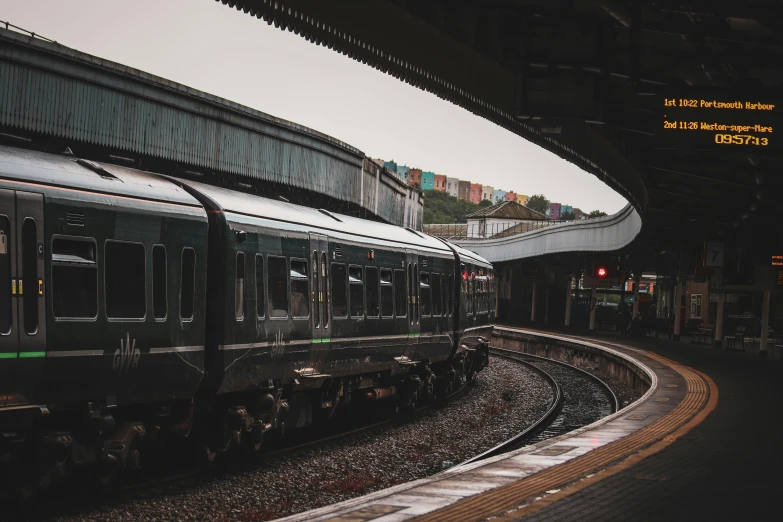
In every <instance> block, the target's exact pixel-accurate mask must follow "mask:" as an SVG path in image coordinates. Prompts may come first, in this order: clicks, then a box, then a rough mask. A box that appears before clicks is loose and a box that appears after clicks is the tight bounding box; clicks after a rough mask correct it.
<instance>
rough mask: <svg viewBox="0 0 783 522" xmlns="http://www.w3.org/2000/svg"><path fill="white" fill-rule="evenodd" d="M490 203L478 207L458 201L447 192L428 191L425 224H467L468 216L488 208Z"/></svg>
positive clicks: (485, 202) (425, 197)
mask: <svg viewBox="0 0 783 522" xmlns="http://www.w3.org/2000/svg"><path fill="white" fill-rule="evenodd" d="M490 205H491V203H490V202H489V201H482V202H481V203H479V204H478V205H475V204H473V203H471V202H470V201H464V200H461V199H457V198H455V197H454V196H450V195H449V194H447V193H446V192H439V191H437V190H428V191H426V192H425V193H424V224H425V225H429V224H432V223H439V224H449V223H467V219H466V216H467V215H468V214H470V213H472V212H475V211H476V210H478V209H480V208H483V207H488V206H490Z"/></svg>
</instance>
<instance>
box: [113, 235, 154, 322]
mask: <svg viewBox="0 0 783 522" xmlns="http://www.w3.org/2000/svg"><path fill="white" fill-rule="evenodd" d="M103 252H104V256H103V260H104V269H103V276H104V284H105V285H106V317H109V318H112V319H143V318H144V316H145V315H146V314H147V302H146V299H145V297H144V295H145V291H146V289H147V281H146V269H145V258H144V245H143V244H142V243H126V242H122V241H112V240H109V241H106V243H105V245H104V247H103Z"/></svg>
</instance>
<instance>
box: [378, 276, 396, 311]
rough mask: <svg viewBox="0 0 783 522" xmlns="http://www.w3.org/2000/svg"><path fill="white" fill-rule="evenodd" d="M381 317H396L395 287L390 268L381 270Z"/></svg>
mask: <svg viewBox="0 0 783 522" xmlns="http://www.w3.org/2000/svg"><path fill="white" fill-rule="evenodd" d="M381 316H383V317H392V316H394V286H393V285H392V271H391V269H389V268H381Z"/></svg>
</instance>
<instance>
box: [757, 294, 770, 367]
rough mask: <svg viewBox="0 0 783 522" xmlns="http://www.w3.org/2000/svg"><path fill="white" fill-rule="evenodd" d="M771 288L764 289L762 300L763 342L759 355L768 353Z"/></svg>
mask: <svg viewBox="0 0 783 522" xmlns="http://www.w3.org/2000/svg"><path fill="white" fill-rule="evenodd" d="M769 293H770V292H769V290H764V298H763V299H762V301H761V344H760V345H759V355H767V340H768V339H769Z"/></svg>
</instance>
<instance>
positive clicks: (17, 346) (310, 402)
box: [0, 147, 494, 466]
mask: <svg viewBox="0 0 783 522" xmlns="http://www.w3.org/2000/svg"><path fill="white" fill-rule="evenodd" d="M0 278H3V281H5V283H2V282H0V283H2V284H0V330H2V331H0V334H1V335H0V397H1V398H2V403H0V431H2V432H3V433H4V434H5V435H7V436H4V437H3V438H2V439H0V457H2V456H3V455H7V454H8V452H9V451H10V450H11V446H12V445H13V444H12V443H13V442H14V440H15V439H14V437H16V439H19V440H22V441H26V442H25V444H28V445H29V444H39V443H40V442H41V441H49V442H46V443H45V444H49V445H51V443H50V442H51V441H56V442H55V443H54V446H55V449H52V448H48V447H46V448H43V449H41V448H38V447H37V446H35V447H36V448H38V449H36V450H35V452H38V453H39V454H41V452H42V451H43V453H46V454H49V453H52V454H57V455H60V456H61V457H62V456H63V455H66V454H68V455H72V456H73V458H74V459H75V460H80V461H81V462H82V463H84V462H90V461H93V462H97V463H98V464H100V465H101V466H117V465H119V466H128V465H129V463H130V464H131V465H135V464H136V463H138V458H137V457H138V452H137V450H138V448H139V447H140V446H141V444H142V443H150V444H153V443H155V441H156V440H158V439H162V440H165V439H166V436H167V435H170V434H174V435H175V436H183V437H187V438H188V439H191V440H196V441H200V442H199V445H200V447H202V448H206V450H207V451H206V454H207V456H208V457H209V458H212V457H214V455H215V454H216V452H218V451H221V450H223V451H226V450H229V449H231V448H232V447H234V446H236V445H244V443H245V441H249V442H250V443H251V447H252V448H254V449H259V448H260V446H261V441H262V440H263V439H264V438H265V437H266V434H268V433H270V432H276V433H282V430H281V428H282V429H284V427H285V426H294V427H298V426H305V425H309V424H311V423H313V422H316V421H317V420H318V419H319V418H329V417H331V416H332V415H333V414H334V412H335V411H337V410H338V408H340V407H344V406H346V405H350V404H351V403H352V402H353V403H354V404H355V403H356V402H357V400H358V401H359V402H365V403H366V402H368V401H369V402H372V401H375V400H379V399H385V398H391V397H394V399H393V400H392V402H393V403H395V404H398V405H401V406H412V405H413V404H415V403H416V402H417V401H419V400H430V399H431V398H433V397H437V396H443V395H444V394H445V393H447V392H448V390H449V389H451V388H452V387H454V386H457V385H459V383H460V382H464V380H465V379H467V378H469V377H470V376H471V375H472V374H473V373H474V372H475V371H477V370H480V369H481V367H482V366H483V365H485V364H486V362H487V359H486V343H487V340H486V339H487V338H488V333H489V329H491V325H492V322H493V320H494V286H493V285H494V278H493V275H492V267H491V265H490V264H489V263H487V262H486V261H485V260H483V259H481V258H480V257H479V256H477V255H476V254H474V253H472V252H469V251H466V250H464V249H462V248H460V247H458V246H455V245H451V244H449V243H447V242H445V241H441V240H438V239H436V238H433V237H430V236H427V235H425V234H422V233H420V232H418V231H415V230H411V229H404V228H400V227H395V226H391V225H387V224H383V223H378V222H374V221H368V220H363V219H359V218H356V217H351V216H345V215H341V214H336V213H332V212H329V211H327V210H323V209H311V208H307V207H301V206H297V205H293V204H290V203H288V202H285V201H279V200H273V199H268V198H262V197H258V196H254V195H250V194H246V193H241V192H237V191H232V190H229V189H225V188H219V187H215V186H209V185H204V184H201V183H197V182H193V181H185V180H181V179H176V178H172V177H166V176H162V175H156V174H151V173H146V172H142V171H139V170H135V169H130V168H126V167H120V166H116V165H109V164H103V163H96V162H91V161H85V160H82V159H78V158H74V157H69V156H64V155H59V156H56V155H50V154H44V153H38V152H30V151H20V150H18V149H12V148H6V147H0ZM482 347H483V350H482ZM477 348H478V350H477ZM20 411H22V412H26V413H27V414H28V415H20V414H19V413H18V412H20ZM50 413H51V415H49V414H50ZM31 434H32V437H31ZM11 435H13V436H11ZM54 435H56V436H54ZM9 441H10V442H9ZM57 448H59V453H58V451H57ZM50 450H51V451H50ZM39 460H42V461H43V460H46V459H39Z"/></svg>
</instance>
